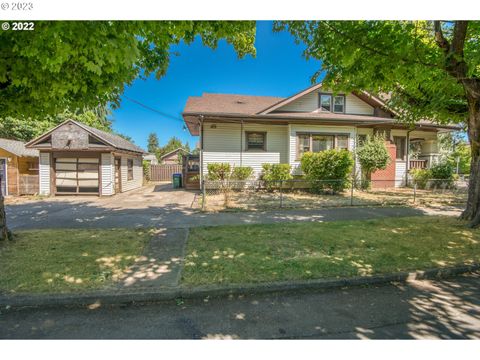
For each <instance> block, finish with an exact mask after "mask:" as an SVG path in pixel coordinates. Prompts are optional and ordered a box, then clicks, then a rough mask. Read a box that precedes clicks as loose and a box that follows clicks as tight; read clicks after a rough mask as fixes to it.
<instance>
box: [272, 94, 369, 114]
mask: <svg viewBox="0 0 480 360" xmlns="http://www.w3.org/2000/svg"><path fill="white" fill-rule="evenodd" d="M319 92H322V91H315V92H312V93H310V94H307V95H304V96H302V97H301V98H299V99H297V100H295V101H293V102H291V103H290V104H287V105H285V106H282V107H281V108H279V109H277V110H276V111H277V112H290V111H291V112H318V111H320V110H319V108H318V93H319ZM325 92H326V91H325ZM345 113H346V114H357V115H373V114H374V108H373V107H372V106H370V105H369V104H367V103H366V102H364V101H363V100H361V99H360V98H358V97H357V96H355V95H352V94H347V95H345Z"/></svg>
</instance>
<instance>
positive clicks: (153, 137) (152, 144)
mask: <svg viewBox="0 0 480 360" xmlns="http://www.w3.org/2000/svg"><path fill="white" fill-rule="evenodd" d="M147 149H148V152H149V153H152V154H155V152H156V151H157V149H158V136H157V134H155V133H154V132H152V133H150V134H149V135H148V145H147Z"/></svg>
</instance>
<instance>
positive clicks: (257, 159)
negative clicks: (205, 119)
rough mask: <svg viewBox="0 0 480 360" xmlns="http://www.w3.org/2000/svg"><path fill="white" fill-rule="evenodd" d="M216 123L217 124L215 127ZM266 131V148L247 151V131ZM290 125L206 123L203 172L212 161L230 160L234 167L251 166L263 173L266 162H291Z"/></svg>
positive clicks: (257, 174) (258, 172)
mask: <svg viewBox="0 0 480 360" xmlns="http://www.w3.org/2000/svg"><path fill="white" fill-rule="evenodd" d="M212 126H213V127H212ZM249 131H262V132H266V142H267V144H266V151H247V150H246V140H245V133H246V132H249ZM287 139H288V126H286V125H262V124H244V126H243V134H242V131H241V125H240V124H222V123H219V124H213V123H205V124H204V130H203V147H204V150H203V159H202V160H203V161H202V162H203V169H202V170H203V173H204V174H206V173H207V166H208V164H209V163H222V162H223V163H224V162H228V163H229V164H230V165H231V166H251V167H252V168H253V171H254V174H255V176H259V175H260V173H261V171H262V164H264V163H273V164H279V163H288V141H287Z"/></svg>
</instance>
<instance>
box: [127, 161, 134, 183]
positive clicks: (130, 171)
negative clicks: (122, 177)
mask: <svg viewBox="0 0 480 360" xmlns="http://www.w3.org/2000/svg"><path fill="white" fill-rule="evenodd" d="M127 180H133V159H127Z"/></svg>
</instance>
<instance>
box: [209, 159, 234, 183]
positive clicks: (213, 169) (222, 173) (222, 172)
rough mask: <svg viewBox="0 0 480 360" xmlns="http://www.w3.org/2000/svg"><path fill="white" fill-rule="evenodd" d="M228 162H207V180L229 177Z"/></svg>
mask: <svg viewBox="0 0 480 360" xmlns="http://www.w3.org/2000/svg"><path fill="white" fill-rule="evenodd" d="M230 169H231V167H230V164H229V163H209V164H207V171H208V174H207V179H208V180H214V181H217V180H222V181H223V180H228V179H229V178H230Z"/></svg>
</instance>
